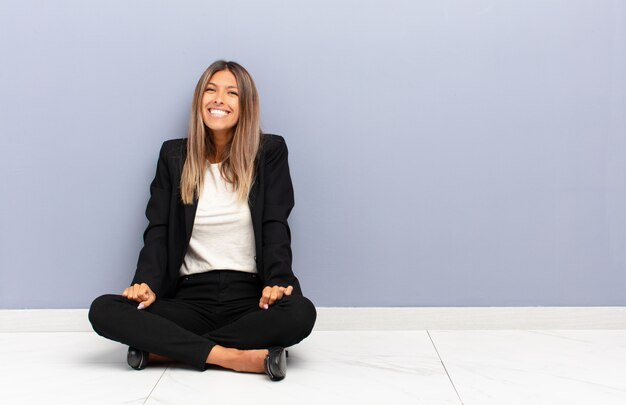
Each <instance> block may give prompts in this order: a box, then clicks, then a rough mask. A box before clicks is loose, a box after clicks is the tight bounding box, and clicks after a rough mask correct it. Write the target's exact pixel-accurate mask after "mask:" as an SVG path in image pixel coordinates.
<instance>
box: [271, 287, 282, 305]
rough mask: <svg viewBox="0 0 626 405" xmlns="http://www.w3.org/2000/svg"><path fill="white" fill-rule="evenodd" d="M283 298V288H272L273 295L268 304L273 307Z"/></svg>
mask: <svg viewBox="0 0 626 405" xmlns="http://www.w3.org/2000/svg"><path fill="white" fill-rule="evenodd" d="M281 298H283V287H278V286H274V287H272V293H271V294H270V301H269V302H268V304H269V305H270V306H271V305H273V304H274V303H275V302H276V301H278V300H279V299H281Z"/></svg>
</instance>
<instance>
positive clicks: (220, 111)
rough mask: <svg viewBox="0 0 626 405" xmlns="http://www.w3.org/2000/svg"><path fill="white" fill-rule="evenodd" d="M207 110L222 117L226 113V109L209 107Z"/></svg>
mask: <svg viewBox="0 0 626 405" xmlns="http://www.w3.org/2000/svg"><path fill="white" fill-rule="evenodd" d="M209 112H210V113H211V115H216V116H218V117H224V116H226V115H227V114H228V113H227V112H226V111H223V110H216V109H214V108H212V109H210V110H209Z"/></svg>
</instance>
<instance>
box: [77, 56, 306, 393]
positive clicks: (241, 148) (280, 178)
mask: <svg viewBox="0 0 626 405" xmlns="http://www.w3.org/2000/svg"><path fill="white" fill-rule="evenodd" d="M293 205H294V197H293V188H292V184H291V177H290V174H289V166H288V162H287V146H286V144H285V141H284V139H283V138H282V137H280V136H277V135H269V134H263V133H262V132H261V130H260V126H259V97H258V94H257V90H256V86H255V84H254V82H253V80H252V78H251V76H250V74H249V73H248V72H247V71H246V70H245V69H244V68H243V67H242V66H241V65H239V64H237V63H235V62H226V61H216V62H215V63H213V64H212V65H211V66H209V67H208V68H207V70H206V71H205V72H204V73H203V74H202V76H201V77H200V80H199V81H198V84H197V86H196V90H195V93H194V97H193V103H192V108H191V117H190V120H189V131H188V136H187V138H184V139H174V140H169V141H166V142H165V143H163V146H162V147H161V152H160V155H159V160H158V163H157V170H156V176H155V178H154V180H153V181H152V183H151V184H150V200H149V202H148V207H147V208H146V216H147V218H148V221H149V224H148V227H147V229H146V231H145V232H144V246H143V248H142V249H141V252H140V254H139V260H138V263H137V270H136V272H135V277H134V279H133V281H132V283H131V286H129V287H128V288H126V289H125V290H124V291H123V293H122V294H121V295H103V296H101V297H99V298H97V299H96V300H94V302H93V303H92V305H91V308H90V310H89V320H90V322H91V324H92V326H93V328H94V330H95V331H96V332H97V333H98V334H100V335H101V336H104V337H106V338H109V339H112V340H115V341H118V342H121V343H124V344H126V345H129V349H128V355H127V359H128V364H129V365H130V366H131V367H133V368H135V369H143V368H144V367H146V365H147V364H148V363H149V362H150V361H162V360H163V359H171V360H175V361H180V362H183V363H187V364H189V365H192V366H194V367H196V368H198V369H200V370H204V369H205V368H206V366H207V365H217V366H221V367H224V368H227V369H232V370H236V371H241V372H252V373H267V375H268V376H269V377H270V379H272V380H275V381H276V380H281V379H283V378H284V377H285V374H286V356H287V353H286V350H285V347H288V346H291V345H294V344H296V343H298V342H300V341H301V340H302V339H304V338H305V337H307V336H308V335H309V334H310V333H311V330H312V329H313V325H314V323H315V318H316V311H315V307H314V306H313V304H312V303H311V301H309V300H308V299H307V298H305V297H304V296H303V295H302V291H301V289H300V284H299V282H298V279H297V278H296V277H295V276H294V274H293V272H292V269H291V234H290V230H289V225H288V223H287V217H288V216H289V213H290V211H291V209H292V208H293Z"/></svg>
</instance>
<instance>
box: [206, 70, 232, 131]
mask: <svg viewBox="0 0 626 405" xmlns="http://www.w3.org/2000/svg"><path fill="white" fill-rule="evenodd" d="M201 105H202V107H201V108H202V121H204V125H206V126H207V127H208V128H210V129H211V131H212V132H213V134H214V135H224V134H232V132H233V130H234V128H235V126H236V125H237V121H238V120H239V89H238V88H237V79H236V78H235V75H233V74H232V73H231V72H230V71H228V70H220V71H219V72H215V73H214V74H213V76H211V78H210V79H209V82H208V83H207V86H206V88H205V89H204V93H203V95H202V104H201Z"/></svg>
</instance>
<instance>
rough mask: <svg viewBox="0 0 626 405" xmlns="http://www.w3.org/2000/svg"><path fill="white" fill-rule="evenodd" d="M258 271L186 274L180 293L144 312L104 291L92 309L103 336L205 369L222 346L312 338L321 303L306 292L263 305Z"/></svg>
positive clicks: (91, 317) (91, 316)
mask: <svg viewBox="0 0 626 405" xmlns="http://www.w3.org/2000/svg"><path fill="white" fill-rule="evenodd" d="M261 287H262V286H261V284H260V282H259V280H258V277H257V275H256V274H251V273H244V272H238V271H229V270H219V271H209V272H207V273H202V274H197V275H192V276H186V277H181V278H180V279H179V281H178V287H177V292H176V296H175V297H174V298H172V299H159V298H158V297H157V300H156V301H155V302H154V303H153V304H152V305H150V306H149V307H148V308H146V309H144V310H140V309H137V304H138V303H137V302H134V301H130V300H128V299H126V298H124V297H122V296H121V295H103V296H101V297H98V298H96V299H95V300H94V302H93V303H92V304H91V308H90V309H89V321H90V322H91V325H92V326H93V329H94V330H95V331H96V333H98V334H99V335H101V336H104V337H106V338H108V339H112V340H115V341H118V342H121V343H124V344H127V345H129V346H132V347H135V348H137V349H140V350H145V351H147V352H150V353H155V354H159V355H162V356H166V357H169V358H172V359H174V360H178V361H181V362H183V363H187V364H189V365H192V366H194V367H196V368H198V369H200V370H204V368H205V361H206V358H207V356H208V355H209V352H210V351H211V349H212V348H213V347H214V346H215V345H216V344H218V345H220V346H224V347H229V348H237V349H267V348H269V347H272V346H283V347H288V346H291V345H294V344H296V343H298V342H300V341H301V340H302V339H304V338H305V337H307V336H308V335H309V334H310V333H311V330H312V329H313V325H314V323H315V318H316V311H315V307H314V306H313V304H312V303H311V301H309V300H308V299H307V298H305V297H303V296H301V295H291V296H284V297H283V298H282V299H281V300H279V301H277V302H276V303H275V304H274V305H272V306H271V307H270V308H269V309H267V310H263V309H260V308H259V300H260V298H261V290H262V288H261Z"/></svg>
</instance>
